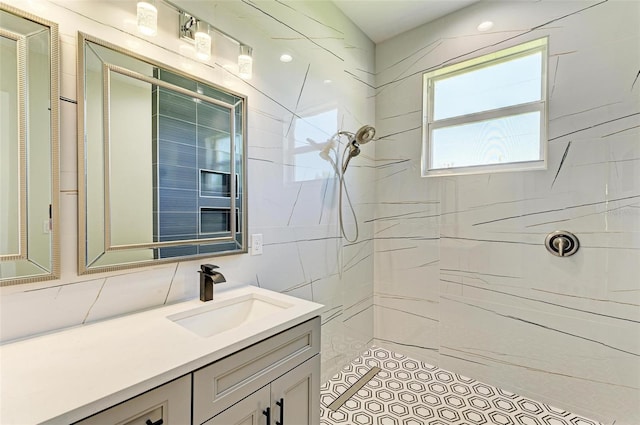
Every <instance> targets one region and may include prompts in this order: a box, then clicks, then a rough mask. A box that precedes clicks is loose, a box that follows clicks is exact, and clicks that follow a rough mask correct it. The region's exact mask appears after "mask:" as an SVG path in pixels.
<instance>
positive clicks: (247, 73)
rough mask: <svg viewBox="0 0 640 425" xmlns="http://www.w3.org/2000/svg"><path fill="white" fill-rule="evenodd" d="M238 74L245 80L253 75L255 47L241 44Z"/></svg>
mask: <svg viewBox="0 0 640 425" xmlns="http://www.w3.org/2000/svg"><path fill="white" fill-rule="evenodd" d="M238 76H239V77H240V78H242V79H243V80H250V79H251V77H252V76H253V49H252V48H251V47H249V46H247V45H245V44H241V45H240V53H239V54H238Z"/></svg>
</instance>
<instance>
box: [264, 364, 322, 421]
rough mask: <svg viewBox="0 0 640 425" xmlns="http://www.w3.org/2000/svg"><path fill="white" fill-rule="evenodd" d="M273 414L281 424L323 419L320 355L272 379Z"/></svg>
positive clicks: (273, 419) (275, 419)
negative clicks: (321, 410)
mask: <svg viewBox="0 0 640 425" xmlns="http://www.w3.org/2000/svg"><path fill="white" fill-rule="evenodd" d="M271 417H272V419H271V423H272V424H277V425H318V424H319V423H320V355H316V356H313V357H312V358H310V359H309V360H307V361H306V362H304V363H302V364H301V365H300V366H298V367H296V368H294V369H292V370H291V371H289V372H287V373H285V374H284V375H282V376H281V377H280V378H278V379H276V380H275V381H273V382H272V383H271Z"/></svg>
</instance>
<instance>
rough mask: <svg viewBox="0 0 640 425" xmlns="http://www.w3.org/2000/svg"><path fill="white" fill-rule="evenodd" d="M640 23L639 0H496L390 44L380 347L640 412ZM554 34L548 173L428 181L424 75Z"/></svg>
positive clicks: (385, 72)
mask: <svg viewBox="0 0 640 425" xmlns="http://www.w3.org/2000/svg"><path fill="white" fill-rule="evenodd" d="M485 20H490V21H493V22H494V23H495V26H494V28H493V29H492V30H490V31H488V32H485V33H480V32H478V31H477V30H476V27H477V25H478V24H479V23H480V22H482V21H485ZM639 32H640V2H637V1H599V2H598V1H579V2H576V1H519V2H495V1H492V2H480V3H477V4H474V5H473V6H471V7H469V8H466V9H463V10H461V11H459V12H456V13H453V14H451V15H448V16H446V17H444V18H442V19H440V20H438V21H436V22H433V23H430V24H427V25H424V26H422V27H419V28H417V29H415V30H412V31H410V32H407V33H404V34H402V35H400V36H398V37H395V38H393V39H391V40H388V41H386V42H384V43H382V44H379V45H378V46H377V48H376V71H377V78H376V86H377V92H376V94H377V100H376V125H377V127H378V134H380V135H382V140H379V141H378V142H376V160H377V171H376V180H377V182H378V206H377V214H376V219H375V220H376V221H375V223H376V226H375V238H376V239H375V258H376V260H375V296H374V303H375V326H374V328H375V343H376V344H377V345H381V346H386V347H388V348H392V349H395V350H396V351H398V352H401V353H407V354H410V355H411V356H413V357H416V358H420V359H422V360H425V361H427V362H429V363H434V364H437V365H439V366H441V367H443V368H446V369H449V370H453V371H455V372H456V373H461V374H464V375H466V376H469V377H472V378H475V379H478V380H482V381H485V382H487V383H491V384H495V385H497V386H500V387H502V388H504V389H506V390H510V391H514V392H517V393H519V394H521V395H524V396H528V397H532V398H534V399H537V400H541V401H543V402H547V403H550V404H554V405H556V406H559V407H562V408H566V409H568V410H571V411H574V412H576V413H582V414H584V415H585V416H589V417H593V418H595V419H599V420H602V421H603V422H605V423H613V422H614V421H615V423H616V424H617V425H621V424H625V425H632V424H638V423H640V325H639V324H640V308H639V305H640V279H639V278H638V276H640V100H639V99H640V79H639V75H640V74H639V72H640V54H639V52H640V37H639ZM545 36H548V37H549V62H548V68H549V72H548V79H549V89H548V93H549V105H548V106H549V128H548V133H549V155H548V169H547V170H546V171H527V172H508V173H493V174H479V175H470V176H458V177H429V178H421V177H420V150H421V136H422V131H421V119H422V114H421V110H422V84H421V83H422V73H423V72H425V71H427V70H431V69H434V68H437V67H440V66H442V65H446V64H450V63H455V62H458V61H461V60H465V59H469V58H471V57H474V56H478V55H482V54H485V53H489V52H492V51H495V50H498V49H502V48H506V47H509V46H513V45H515V44H519V43H522V42H526V41H529V40H533V39H536V38H540V37H545ZM554 230H567V231H570V232H572V233H574V234H576V235H577V236H578V238H579V239H580V242H581V247H580V250H579V251H578V252H577V253H576V254H575V255H574V256H573V257H570V258H558V257H554V256H552V255H551V254H549V253H548V252H547V251H546V249H545V247H544V245H543V243H544V239H545V236H546V235H547V234H548V233H549V232H552V231H554Z"/></svg>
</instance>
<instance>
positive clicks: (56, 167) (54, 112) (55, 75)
mask: <svg viewBox="0 0 640 425" xmlns="http://www.w3.org/2000/svg"><path fill="white" fill-rule="evenodd" d="M0 9H1V10H3V11H5V12H8V13H10V14H13V15H15V16H18V17H21V18H23V19H26V20H29V21H33V22H35V23H37V24H40V25H42V26H45V27H48V28H49V67H50V73H49V78H50V89H49V90H50V92H49V109H50V117H51V118H50V123H51V124H50V129H49V146H50V151H49V152H50V156H51V175H48V176H46V177H47V178H49V182H50V188H51V193H50V201H51V202H50V209H51V211H50V219H51V225H50V235H51V236H50V239H49V241H50V247H49V249H50V257H49V258H50V270H48V271H47V272H44V273H42V274H33V275H29V276H16V277H10V278H4V279H2V278H0V286H10V285H18V284H22V283H32V282H40V281H45V280H54V279H59V278H60V210H59V208H60V206H59V200H60V135H59V129H60V81H59V76H60V67H59V66H60V54H59V52H60V38H59V31H58V24H57V23H55V22H52V21H49V20H48V19H44V18H41V17H39V16H37V15H34V14H32V13H29V12H25V11H24V10H21V9H18V8H16V7H13V6H10V5H7V4H5V3H0ZM23 83H24V84H26V82H23ZM27 107H28V106H27V102H22V103H21V104H20V110H19V111H18V114H19V127H20V129H21V130H20V132H21V134H22V135H21V136H20V138H21V139H22V140H20V141H19V143H20V145H21V146H20V147H19V149H20V161H21V164H19V168H20V171H19V173H20V188H19V190H20V203H21V205H20V209H21V211H20V222H21V223H26V226H25V227H24V228H21V229H20V233H21V235H20V241H21V248H20V251H21V252H22V253H24V254H22V255H20V256H18V257H19V258H17V257H16V256H14V257H7V260H16V259H18V260H24V261H28V262H29V261H31V260H30V259H29V255H28V251H29V247H28V243H27V237H26V235H27V233H28V232H30V231H39V229H41V223H32V224H29V222H28V220H27V215H28V212H27V210H28V206H27V207H26V208H25V207H24V204H26V197H27V185H26V181H25V180H26V173H27V169H28V165H29V164H28V158H27V156H26V152H25V149H26V145H27V144H28V140H26V139H24V134H25V127H26V121H27V118H26V116H27V113H28V112H27V110H26V108H27ZM43 177H44V176H43ZM0 261H2V260H0ZM37 266H38V267H40V268H42V266H40V265H37Z"/></svg>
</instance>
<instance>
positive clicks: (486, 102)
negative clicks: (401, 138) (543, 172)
mask: <svg viewBox="0 0 640 425" xmlns="http://www.w3.org/2000/svg"><path fill="white" fill-rule="evenodd" d="M546 70H547V39H546V38H542V39H539V40H534V41H531V42H528V43H525V44H521V45H519V46H515V47H511V48H509V49H505V50H501V51H499V52H495V53H491V54H488V55H485V56H482V57H479V58H475V59H471V60H468V61H465V62H461V63H458V64H455V65H451V66H447V67H444V68H441V69H439V70H436V71H433V72H429V73H427V74H425V75H424V89H423V91H424V109H423V112H424V118H423V120H424V121H423V129H424V136H423V139H424V140H423V147H422V175H423V176H432V175H452V174H472V173H480V172H495V171H512V170H522V169H529V170H530V169H544V168H546V140H547V137H546V127H547V112H546V100H547V82H546V79H547V72H546Z"/></svg>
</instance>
